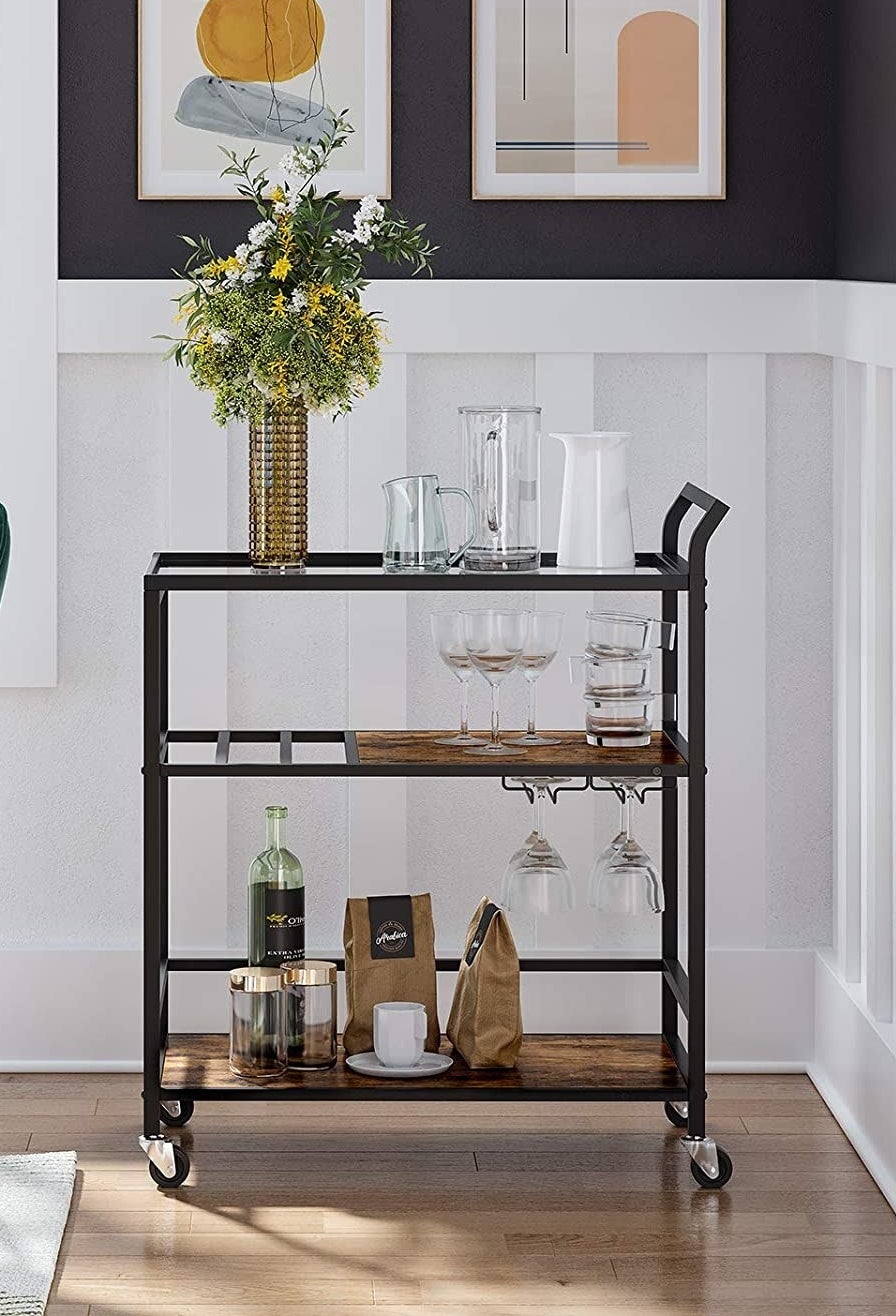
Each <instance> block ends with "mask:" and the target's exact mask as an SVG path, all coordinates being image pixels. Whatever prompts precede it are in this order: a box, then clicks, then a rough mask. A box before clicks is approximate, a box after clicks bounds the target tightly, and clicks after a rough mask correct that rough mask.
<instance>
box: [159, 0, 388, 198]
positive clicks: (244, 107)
mask: <svg viewBox="0 0 896 1316" xmlns="http://www.w3.org/2000/svg"><path fill="white" fill-rule="evenodd" d="M139 21H140V93H139V119H140V122H139V146H140V149H139V179H138V195H139V196H140V198H141V199H175V198H191V199H197V200H199V199H216V198H226V199H230V200H232V199H233V197H234V188H233V180H232V179H227V178H225V179H222V178H221V177H220V173H221V170H222V169H223V168H224V166H225V165H226V164H227V161H226V160H225V159H224V156H223V155H222V154H221V151H220V150H219V147H220V146H226V147H228V148H229V149H231V150H234V151H236V152H237V153H238V154H239V155H241V156H242V155H248V154H249V152H250V150H252V149H253V148H254V149H255V150H256V151H257V152H258V156H259V163H260V165H261V166H263V167H264V168H266V169H268V170H269V171H270V172H271V176H272V178H274V179H275V180H276V177H277V169H276V166H277V162H278V161H279V160H280V159H281V157H282V156H283V155H284V154H285V152H286V151H287V150H288V149H289V148H290V147H291V146H292V145H294V144H295V143H296V142H313V141H317V140H318V139H319V137H320V135H321V133H322V132H325V131H326V129H327V127H328V126H330V125H331V124H332V122H333V117H334V115H336V114H339V113H340V112H341V111H343V110H346V111H347V112H348V119H349V122H350V123H351V124H352V127H353V128H354V130H355V131H354V133H353V135H352V136H351V137H350V138H349V140H348V142H347V143H346V145H345V146H344V147H343V148H342V149H341V150H340V152H339V165H340V167H339V169H334V170H330V171H328V172H327V173H324V174H322V175H321V187H322V188H325V189H327V190H330V191H339V192H341V193H342V194H343V196H345V197H349V198H351V197H360V196H364V195H366V194H368V193H371V192H372V193H376V194H377V195H378V196H381V197H388V196H389V195H390V192H391V182H390V162H389V156H390V132H391V129H390V98H391V87H390V81H391V79H390V51H391V16H390V0H140V14H139Z"/></svg>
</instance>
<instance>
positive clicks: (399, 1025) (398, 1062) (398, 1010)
mask: <svg viewBox="0 0 896 1316" xmlns="http://www.w3.org/2000/svg"><path fill="white" fill-rule="evenodd" d="M425 1041H426V1007H425V1006H423V1005H418V1004H416V1003H415V1002H414V1001H382V1002H381V1003H380V1004H379V1005H375V1006H374V1007H373V1049H374V1051H375V1052H376V1058H377V1060H378V1061H379V1062H380V1064H381V1065H385V1066H386V1068H387V1069H407V1068H408V1067H409V1066H410V1065H417V1064H419V1063H420V1059H421V1057H422V1055H423V1044H424V1042H425Z"/></svg>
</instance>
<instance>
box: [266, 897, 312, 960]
mask: <svg viewBox="0 0 896 1316" xmlns="http://www.w3.org/2000/svg"><path fill="white" fill-rule="evenodd" d="M304 958H305V888H304V887H303V886H299V887H292V888H291V889H290V890H288V891H284V890H282V889H281V888H278V887H266V888H265V893H264V962H265V964H282V963H284V962H285V961H287V960H303V959H304Z"/></svg>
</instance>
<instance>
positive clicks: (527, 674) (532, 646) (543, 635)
mask: <svg viewBox="0 0 896 1316" xmlns="http://www.w3.org/2000/svg"><path fill="white" fill-rule="evenodd" d="M562 636H563V613H562V612H530V613H529V630H528V633H527V635H526V643H525V645H524V647H523V653H522V657H521V658H520V671H521V672H522V674H523V676H524V678H525V680H526V684H527V685H528V687H529V715H528V726H527V728H526V734H525V735H524V736H514V737H513V739H512V740H508V742H507V743H508V745H536V746H537V745H559V744H561V743H562V742H561V741H559V740H558V739H557V738H556V736H540V735H539V734H538V732H537V731H536V730H535V686H536V682H537V681H538V678H539V677H540V676H541V674H542V672H544V671H547V669H548V668H549V667H550V665H551V663H552V662H553V661H554V659H555V658H556V657H557V653H558V650H559V648H560V640H561V638H562Z"/></svg>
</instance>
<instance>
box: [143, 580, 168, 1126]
mask: <svg viewBox="0 0 896 1316" xmlns="http://www.w3.org/2000/svg"><path fill="white" fill-rule="evenodd" d="M163 597H164V596H163V594H162V592H161V591H156V590H147V591H145V593H144V595H143V629H144V634H143V644H144V649H143V655H144V656H143V1133H144V1136H145V1137H147V1138H155V1137H158V1136H159V1134H160V1132H161V1125H160V1121H159V1104H160V1096H161V1094H160V1057H161V1051H162V1039H161V996H160V993H161V992H162V991H163V987H164V981H165V975H166V974H167V967H168V966H167V953H166V952H165V950H164V942H163V925H162V911H163V894H162V887H163V878H164V874H163V857H162V855H163V852H162V842H163V834H164V832H165V830H166V826H165V822H164V820H163V806H162V778H161V774H160V772H159V744H160V735H159V730H160V727H161V718H162V674H163V658H162V639H163V637H164V631H165V623H164V619H163ZM165 812H166V813H167V811H165Z"/></svg>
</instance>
